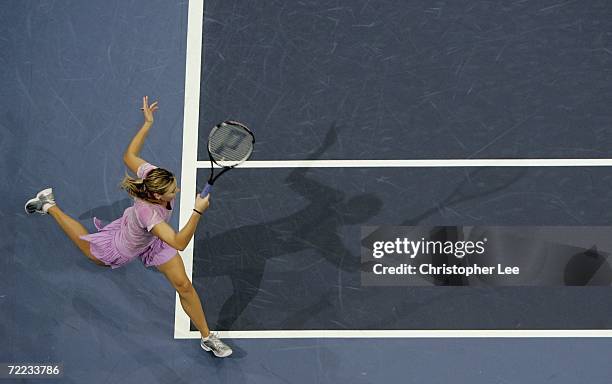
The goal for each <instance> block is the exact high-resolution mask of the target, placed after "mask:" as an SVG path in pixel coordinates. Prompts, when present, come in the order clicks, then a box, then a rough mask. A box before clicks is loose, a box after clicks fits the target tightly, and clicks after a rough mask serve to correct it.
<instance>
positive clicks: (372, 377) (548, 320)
mask: <svg viewBox="0 0 612 384" xmlns="http://www.w3.org/2000/svg"><path fill="white" fill-rule="evenodd" d="M0 31H1V33H0V47H1V48H2V52H3V54H2V56H1V57H0V65H1V68H2V71H1V72H0V81H1V85H2V86H0V97H1V98H2V99H1V101H2V102H0V149H1V150H2V157H3V161H2V163H1V165H0V175H1V176H2V178H3V180H4V181H5V182H4V184H3V188H2V190H3V191H4V194H3V195H4V199H3V202H2V203H1V205H0V216H1V217H2V220H1V221H0V228H1V229H2V233H3V235H2V238H1V240H0V247H1V249H2V251H3V252H2V253H3V257H1V258H0V265H1V267H0V273H1V276H0V277H1V278H0V340H2V342H1V343H0V345H1V346H0V363H2V364H4V365H6V364H34V363H36V364H55V365H58V364H59V365H61V366H62V367H63V376H62V377H61V378H56V379H45V380H44V381H45V382H61V383H82V382H88V383H143V382H151V383H192V382H206V383H383V382H384V383H386V382H419V383H440V382H446V381H455V382H466V383H487V384H488V383H531V382H550V383H576V382H589V383H608V382H609V381H610V376H611V375H612V368H610V364H609V358H608V356H609V354H610V351H611V350H612V341H611V339H610V337H611V336H612V320H610V319H611V318H612V304H611V303H612V290H610V285H611V284H612V267H611V266H610V262H609V260H608V255H609V253H610V252H612V247H609V246H608V245H609V243H610V240H609V236H607V230H608V228H609V229H611V230H612V225H611V223H612V213H611V212H612V210H611V209H610V207H611V206H612V205H611V204H612V203H611V201H612V192H610V191H611V190H612V176H610V167H611V166H612V160H611V159H612V128H611V127H612V108H610V105H611V101H612V72H611V69H610V68H612V66H611V64H612V5H610V4H609V2H606V1H590V2H587V3H582V2H571V1H568V2H559V1H517V2H489V1H437V2H430V1H395V0H380V1H366V0H356V1H348V0H334V1H324V0H319V1H299V2H284V1H272V0H270V1H268V0H266V1H256V2H254V1H243V0H240V1H238V0H227V1H218V0H207V1H201V0H198V1H175V0H172V1H141V0H137V1H132V2H125V1H118V0H111V1H104V2H102V1H88V2H83V1H61V2H58V1H42V0H40V1H34V0H28V1H16V0H9V1H5V2H3V3H2V4H1V5H0ZM143 95H149V97H150V98H151V99H152V100H159V103H160V110H159V112H157V115H156V120H155V124H154V126H153V128H152V130H151V133H150V134H149V137H148V139H147V141H146V143H145V145H144V146H143V148H142V151H141V156H142V157H143V158H144V159H146V160H148V161H150V162H151V163H153V164H155V165H159V166H163V167H164V168H167V169H169V170H172V171H174V172H175V173H176V174H177V175H178V177H179V182H180V183H181V189H182V191H181V194H180V195H179V199H180V201H177V204H176V207H175V212H174V214H173V217H172V220H171V222H170V224H171V225H172V226H173V227H174V228H179V227H180V226H182V225H183V224H184V222H185V218H186V217H188V216H189V214H190V212H191V208H192V206H193V205H192V204H193V196H194V195H195V193H196V192H197V191H199V190H200V189H201V188H202V187H203V186H204V184H205V183H206V180H207V178H208V174H209V163H208V153H207V151H206V140H207V135H208V132H209V131H210V129H211V128H212V127H213V126H214V125H215V124H217V123H219V122H220V121H223V120H226V119H235V120H238V121H241V122H244V123H247V124H248V125H249V127H250V128H252V130H253V131H254V133H255V136H256V144H255V151H254V153H253V156H252V158H251V160H249V161H248V162H247V163H245V164H243V165H242V166H240V167H239V168H238V169H236V170H232V171H230V172H229V173H227V174H226V175H224V176H223V177H222V178H220V179H219V181H218V182H217V184H215V190H214V192H213V196H212V204H211V207H210V209H209V210H208V211H207V212H206V213H205V216H204V218H203V219H202V220H201V222H200V225H199V227H198V230H197V232H196V234H195V237H194V240H193V242H192V245H191V246H190V247H188V249H186V250H185V252H183V253H182V256H183V259H184V261H185V264H186V266H187V269H188V273H189V275H190V277H191V279H192V281H193V284H194V286H195V288H196V290H197V291H198V293H199V294H200V296H201V298H202V301H203V305H204V310H205V312H206V316H207V320H208V323H209V325H210V327H211V329H214V330H218V331H220V332H221V334H222V335H223V336H224V337H226V338H227V342H228V343H229V344H230V345H231V346H232V347H233V348H234V354H233V355H232V356H231V357H230V358H227V359H217V358H214V357H213V356H211V355H210V354H209V353H206V352H204V351H202V350H201V349H200V347H199V346H198V340H197V338H198V332H196V331H195V328H194V327H193V325H192V324H191V325H190V323H189V319H188V318H187V316H186V315H185V314H184V312H183V311H182V309H181V306H180V303H179V302H178V301H177V298H176V295H175V292H174V290H173V288H172V287H171V286H170V284H169V283H168V282H167V281H166V280H165V278H164V276H163V275H162V274H161V273H159V272H158V271H157V270H156V269H155V268H150V269H145V268H143V266H142V265H140V262H134V263H131V264H129V265H127V266H125V267H123V268H119V269H115V270H110V269H103V268H100V267H98V266H96V265H94V264H92V263H91V262H89V261H88V260H86V258H85V257H83V255H82V254H80V253H79V251H78V249H77V248H75V247H74V245H73V244H72V243H71V242H70V241H69V239H67V238H66V236H65V235H64V233H63V232H61V230H60V229H59V228H58V227H57V225H56V224H55V223H54V221H53V220H52V219H51V218H49V217H45V216H38V215H35V217H31V216H27V215H26V214H25V213H24V212H23V204H24V203H25V201H26V200H28V199H29V198H30V197H31V196H32V195H33V194H35V193H36V192H37V191H39V190H40V189H42V188H44V187H48V186H52V187H53V189H54V192H55V195H56V198H57V201H58V204H59V205H61V206H62V208H63V210H64V211H65V212H67V213H68V214H70V215H71V216H72V217H74V218H75V219H77V220H79V221H80V222H81V223H82V224H83V225H85V226H86V227H87V228H88V229H89V230H90V231H93V230H94V227H93V224H92V218H93V217H98V218H100V219H102V220H103V221H105V222H109V221H112V220H114V219H115V218H117V217H119V216H120V215H121V214H122V212H123V210H124V209H125V208H126V207H128V206H130V204H131V200H130V199H129V198H128V196H127V194H126V193H125V192H124V191H122V190H120V189H119V187H118V185H119V182H120V180H121V178H122V177H123V176H124V173H125V166H124V164H123V162H122V154H123V152H124V151H125V149H126V147H127V145H128V143H129V142H130V140H131V138H132V137H133V135H134V134H135V133H136V131H137V130H138V128H139V126H140V124H141V123H142V114H141V112H140V111H139V107H140V103H141V97H142V96H143ZM380 226H394V227H410V228H417V229H419V230H422V231H426V232H427V233H429V234H431V239H432V240H441V241H450V242H454V241H458V240H468V239H472V238H474V239H480V238H481V237H478V236H479V235H478V234H479V233H489V234H495V236H492V235H489V238H490V239H489V240H491V242H492V243H493V242H495V247H497V248H494V249H492V250H490V251H489V252H490V253H488V254H487V255H494V256H495V255H500V254H502V253H503V252H502V250H500V249H501V248H504V247H505V248H506V249H511V250H512V251H513V252H514V255H516V258H515V259H514V260H513V261H514V263H515V264H516V265H519V264H520V266H521V268H522V273H523V275H522V276H523V280H522V283H521V284H508V283H507V281H505V280H503V279H499V280H497V279H495V278H488V279H487V278H479V279H475V280H470V282H469V283H466V281H467V280H465V279H460V278H459V279H458V278H454V277H450V278H447V277H440V276H434V277H433V278H432V279H423V280H418V281H417V280H415V281H417V282H416V283H413V282H412V280H410V282H409V283H405V281H407V280H405V281H404V283H399V284H392V283H389V281H386V282H385V283H381V284H370V282H371V280H368V279H370V278H372V276H371V275H367V274H366V273H370V272H371V260H370V259H367V257H366V259H367V260H366V261H367V262H364V252H365V254H366V256H367V252H368V251H369V249H368V248H367V244H366V243H367V241H368V239H369V238H370V237H374V235H373V234H370V237H368V236H367V235H364V233H366V234H369V232H368V231H371V230H370V229H368V228H378V227H380ZM508 228H510V229H512V228H514V230H516V231H523V232H525V231H527V232H529V231H531V232H533V233H537V234H538V236H540V238H538V241H535V240H534V242H528V243H525V242H523V243H520V242H517V243H511V241H510V240H509V239H514V238H513V237H509V235H507V233H506V232H504V231H506V230H508ZM479 231H480V232H479ZM486 231H489V232H486ZM545 231H548V232H546V233H549V234H550V233H552V234H553V235H554V234H557V235H556V236H557V238H555V240H554V241H553V242H551V241H550V239H549V238H546V239H545V240H542V239H544V238H545V235H543V234H542V233H544V232H545ZM374 233H375V234H377V235H380V236H382V235H381V234H384V233H385V232H384V231H382V230H374ZM559 233H562V234H565V235H563V236H565V237H566V238H565V239H560V238H559V236H561V235H558V234H559ZM468 234H470V235H469V236H468ZM470 236H471V237H470ZM546 236H548V235H546ZM551 236H552V235H551ZM570 238H571V241H570ZM500 244H501V245H500ZM525 244H528V245H525ZM534 244H537V247H535V246H533V245H534ZM491 247H492V245H491ZM539 247H541V248H539ZM534 249H536V250H534ZM540 249H541V250H542V251H537V250H540ZM544 250H546V251H544ZM553 251H554V252H553ZM495 252H497V253H495ZM551 252H552V253H553V254H552V256H551ZM555 252H557V253H555ZM528 256H529V257H528ZM385 257H386V256H385ZM500 257H501V256H500ZM539 257H542V259H541V260H556V261H557V262H559V260H564V261H563V263H564V265H563V266H562V267H563V268H561V267H559V269H558V271H557V272H555V273H557V274H558V276H557V275H555V276H553V277H550V276H549V277H550V278H547V279H544V280H545V281H544V280H542V279H540V280H538V276H536V273H535V272H534V271H535V268H534V267H533V266H534V265H539V264H538V263H537V261H538V260H540V259H539ZM544 257H546V258H544ZM555 257H556V259H555ZM482 259H483V258H480V259H478V258H477V257H473V258H471V259H470V258H466V259H464V260H461V261H460V263H461V265H463V266H466V265H473V264H474V262H475V261H477V262H479V263H480V262H481V261H482ZM385 260H390V259H389V258H386V259H385ZM432 260H434V261H435V262H436V263H438V264H440V263H449V264H452V263H458V261H457V260H455V258H454V257H449V258H444V259H443V260H442V259H440V255H439V254H436V255H434V256H432ZM546 266H547V268H548V270H551V269H552V264H546ZM530 268H531V269H530ZM543 269H546V268H543ZM570 270H573V271H574V272H575V273H573V274H572V273H568V271H570ZM576 271H577V272H576ZM570 272H571V271H570ZM531 276H533V279H532V280H529V278H530V277H531ZM377 282H378V280H377ZM473 282H476V283H473ZM0 372H2V371H0ZM4 381H6V382H30V381H32V382H33V381H36V380H35V379H21V380H19V379H17V378H14V377H12V378H7V379H5V378H0V383H1V382H4Z"/></svg>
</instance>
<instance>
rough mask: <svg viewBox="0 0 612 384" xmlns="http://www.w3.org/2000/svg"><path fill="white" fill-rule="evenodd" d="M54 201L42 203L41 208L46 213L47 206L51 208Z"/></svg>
mask: <svg viewBox="0 0 612 384" xmlns="http://www.w3.org/2000/svg"><path fill="white" fill-rule="evenodd" d="M54 205H55V203H53V204H51V203H44V204H43V206H42V210H43V212H44V213H47V211H48V210H49V208H51V207H52V206H54Z"/></svg>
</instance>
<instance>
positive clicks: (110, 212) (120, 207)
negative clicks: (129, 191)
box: [79, 198, 134, 223]
mask: <svg viewBox="0 0 612 384" xmlns="http://www.w3.org/2000/svg"><path fill="white" fill-rule="evenodd" d="M133 202H134V201H133V200H132V199H131V198H125V199H121V200H119V201H115V202H114V203H112V204H108V205H101V206H99V207H95V208H92V209H90V210H88V211H85V212H83V213H81V214H80V215H79V220H84V219H90V218H94V217H97V218H98V219H100V220H102V221H103V222H106V223H108V222H110V221H113V220H115V219H117V218H119V217H121V216H122V215H123V211H125V209H126V208H128V207H130V206H132V204H133Z"/></svg>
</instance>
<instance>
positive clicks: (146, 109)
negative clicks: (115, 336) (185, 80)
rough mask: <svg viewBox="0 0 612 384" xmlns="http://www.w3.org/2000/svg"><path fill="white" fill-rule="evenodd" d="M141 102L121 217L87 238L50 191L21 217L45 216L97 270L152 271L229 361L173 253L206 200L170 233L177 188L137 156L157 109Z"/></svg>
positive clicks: (206, 344) (127, 157)
mask: <svg viewBox="0 0 612 384" xmlns="http://www.w3.org/2000/svg"><path fill="white" fill-rule="evenodd" d="M142 103H143V106H142V110H143V113H144V118H145V121H144V124H143V126H142V128H140V130H139V131H138V133H137V134H136V136H134V138H133V139H132V141H131V142H130V145H129V146H128V148H127V150H126V151H125V154H124V155H123V161H124V162H125V164H126V166H127V167H128V168H129V169H130V170H132V171H133V172H134V173H136V178H132V177H129V176H126V177H125V178H124V179H123V181H122V183H121V186H122V188H123V189H125V190H126V191H127V192H128V194H130V196H132V197H133V198H134V204H133V205H132V206H131V207H129V208H126V210H125V211H124V213H123V216H122V217H120V218H118V219H117V220H115V221H113V222H112V223H110V224H108V225H106V226H104V227H102V226H101V223H100V221H99V220H98V219H96V218H94V225H95V226H96V228H97V229H98V232H97V233H93V234H89V233H88V232H87V229H85V227H83V226H82V225H81V224H80V223H79V222H78V221H76V220H75V219H73V218H71V217H70V216H68V215H67V214H65V213H64V212H63V211H62V210H61V209H60V208H59V207H58V206H57V204H56V202H55V198H54V196H53V190H52V188H47V189H44V190H42V191H40V192H39V193H38V194H37V195H36V197H34V198H33V199H30V200H29V201H28V202H27V203H26V206H25V209H26V212H27V213H35V212H36V213H40V214H49V215H51V216H52V217H53V218H54V219H55V221H56V222H57V224H58V225H59V226H60V228H61V229H62V230H63V231H64V232H65V233H66V234H67V235H68V237H69V238H70V239H71V240H72V241H73V242H74V243H75V244H76V246H77V247H78V248H79V249H80V250H81V252H83V254H85V256H87V257H88V258H89V259H90V260H91V261H93V262H94V263H96V264H98V265H100V266H103V267H111V268H118V267H120V266H122V265H125V264H127V263H129V262H130V261H132V260H134V259H136V258H139V259H140V260H141V261H142V262H143V264H144V265H145V266H147V267H149V266H155V267H156V268H157V269H159V270H160V271H161V272H162V273H163V274H164V276H166V278H167V279H168V281H170V284H172V286H173V287H174V288H175V289H176V292H177V293H178V295H179V298H180V301H181V305H182V307H183V310H185V313H187V315H188V316H189V317H190V318H191V321H192V322H193V324H194V325H195V326H196V327H197V329H198V330H199V331H200V334H201V335H202V339H201V341H200V345H201V347H202V348H203V349H204V350H206V351H212V352H213V354H214V355H215V356H217V357H226V356H229V355H230V354H231V353H232V350H231V348H230V347H228V346H227V345H226V344H225V343H223V342H222V341H221V340H220V339H219V337H218V336H217V335H216V334H214V333H211V332H210V330H209V329H208V325H207V323H206V317H205V316H204V311H203V309H202V303H201V301H200V298H199V296H198V293H197V292H196V290H195V289H194V287H193V285H192V284H191V281H189V278H188V277H187V274H186V272H185V266H184V264H183V260H182V258H181V256H180V255H179V254H178V252H177V251H182V250H184V249H185V248H186V247H187V244H189V242H190V241H191V238H192V237H193V234H194V232H195V230H196V227H197V225H198V222H199V221H200V217H201V216H202V214H203V213H204V211H206V209H208V206H209V196H206V197H205V198H201V197H200V196H199V194H198V195H197V196H196V201H195V206H194V209H193V212H192V214H191V217H190V218H189V221H188V222H187V224H185V226H184V227H183V228H182V229H181V230H180V231H178V232H176V231H174V229H173V228H172V227H171V226H170V225H169V224H168V220H169V219H170V216H171V215H172V210H173V208H174V200H175V197H176V194H177V193H178V192H179V188H178V185H177V180H176V178H175V177H174V175H173V174H172V173H171V172H169V171H167V170H165V169H162V168H158V167H156V166H153V165H151V164H149V163H147V162H146V161H145V160H143V159H141V158H140V157H139V153H140V149H141V148H142V145H143V143H144V140H145V138H146V137H147V135H148V133H149V130H150V128H151V126H152V125H153V113H154V112H155V111H156V110H157V108H158V105H157V102H155V103H153V104H151V105H149V102H148V97H147V96H145V97H144V98H143V101H142Z"/></svg>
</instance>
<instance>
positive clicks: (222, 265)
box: [194, 125, 383, 330]
mask: <svg viewBox="0 0 612 384" xmlns="http://www.w3.org/2000/svg"><path fill="white" fill-rule="evenodd" d="M336 140H337V131H336V126H335V125H332V127H331V128H330V129H329V131H328V133H327V135H326V137H325V140H324V141H323V143H322V145H321V146H320V148H318V149H317V150H315V151H314V152H313V153H311V154H310V156H308V159H318V158H319V157H320V156H321V155H322V154H323V153H324V152H325V151H326V150H327V149H328V148H329V147H330V146H331V145H333V144H334V143H335V142H336ZM308 171H309V168H296V169H295V170H293V171H292V172H291V173H290V174H289V176H288V177H287V179H286V181H287V183H288V185H289V187H290V188H291V189H292V190H294V191H295V192H297V193H298V194H300V195H301V196H303V197H304V198H305V199H306V200H307V201H308V204H307V205H306V206H305V207H304V208H303V209H301V210H299V211H297V212H294V213H293V214H291V215H289V216H287V217H284V218H280V219H277V220H272V221H269V222H264V223H258V224H254V225H245V226H241V227H238V228H235V229H231V230H229V231H226V232H223V233H220V234H217V235H214V236H212V237H207V236H205V235H204V234H203V233H201V234H200V235H198V236H196V238H197V239H200V240H198V241H197V242H196V245H195V246H196V248H197V249H198V254H199V255H202V256H201V257H197V258H195V260H194V268H195V273H194V275H195V276H198V277H210V276H228V277H229V279H230V281H231V284H232V293H231V296H230V297H229V298H228V299H227V300H226V301H225V302H224V304H223V306H222V308H221V311H220V314H219V319H218V321H217V324H216V325H215V327H216V328H217V329H222V330H228V329H232V328H233V327H234V326H237V327H238V326H239V327H240V329H246V328H247V327H249V326H251V327H252V326H253V322H254V321H257V322H259V321H261V322H265V320H266V319H264V318H262V317H259V318H258V319H249V321H250V322H249V324H236V322H237V320H238V318H239V317H240V315H241V314H242V312H243V311H244V309H245V308H246V307H247V306H248V305H249V303H250V302H251V301H252V300H253V299H254V298H255V297H256V296H257V295H258V293H260V285H261V282H262V278H263V274H264V270H265V268H266V264H267V263H268V261H269V260H270V259H272V258H278V259H277V260H281V262H282V263H289V264H291V263H295V264H294V265H287V264H284V265H283V266H282V269H283V271H290V272H283V274H282V279H283V280H286V281H292V280H293V281H299V280H300V279H301V275H303V273H304V272H303V271H300V270H303V269H304V265H303V261H302V260H300V258H299V257H298V258H283V256H286V255H289V254H292V253H297V252H301V251H309V250H315V251H316V253H317V254H318V255H319V256H321V257H322V258H323V259H324V260H326V261H327V262H328V263H331V264H333V265H334V266H335V267H336V268H337V269H338V270H341V271H347V272H356V271H358V270H359V268H360V256H359V255H355V254H352V253H351V252H350V251H349V250H348V249H347V248H346V247H345V245H344V244H343V242H342V237H341V234H340V233H341V228H342V227H343V226H346V225H353V224H359V223H364V222H367V221H368V219H370V218H372V217H373V216H375V215H376V214H377V213H378V212H379V211H380V210H381V208H382V205H383V203H382V200H381V199H379V198H378V197H377V196H375V195H374V194H370V193H364V194H359V195H355V196H348V197H347V196H346V194H345V193H344V192H342V191H339V190H337V189H334V188H332V187H330V186H327V185H323V184H322V183H320V182H318V181H315V180H314V179H312V178H310V177H308V176H307V173H308ZM287 294H288V296H290V295H291V293H289V292H287ZM286 303H287V305H290V303H292V301H291V300H286ZM276 305H279V306H282V305H283V302H279V303H277V304H276ZM263 316H265V315H263ZM241 323H242V321H241Z"/></svg>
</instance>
